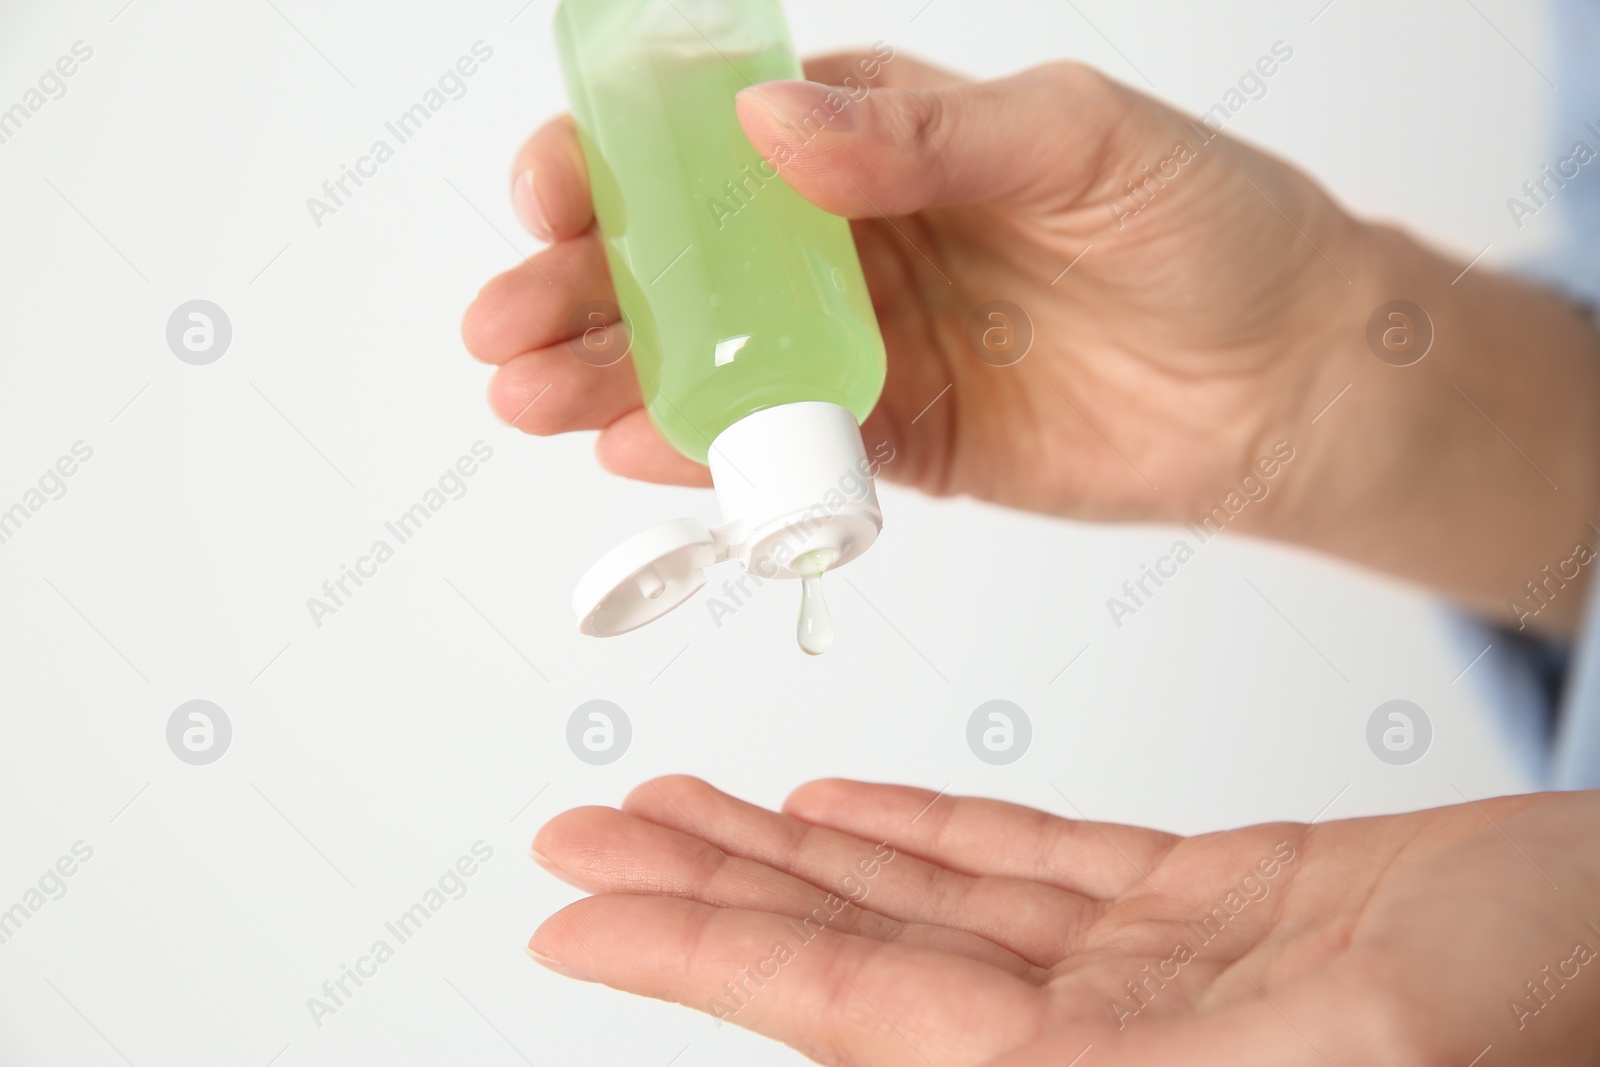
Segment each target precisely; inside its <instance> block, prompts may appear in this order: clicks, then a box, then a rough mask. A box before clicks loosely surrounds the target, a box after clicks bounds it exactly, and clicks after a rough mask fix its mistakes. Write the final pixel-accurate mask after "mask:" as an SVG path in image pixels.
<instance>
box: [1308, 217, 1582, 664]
mask: <svg viewBox="0 0 1600 1067" xmlns="http://www.w3.org/2000/svg"><path fill="white" fill-rule="evenodd" d="M1328 254H1329V255H1330V256H1334V257H1336V258H1335V259H1334V262H1336V263H1338V264H1339V266H1340V269H1341V270H1342V272H1343V273H1344V274H1345V275H1346V276H1348V278H1349V279H1350V283H1349V285H1348V286H1341V288H1344V289H1346V292H1345V293H1343V294H1342V297H1341V296H1335V297H1334V298H1333V301H1334V302H1333V303H1332V304H1331V305H1330V306H1329V307H1328V308H1327V309H1326V310H1325V311H1324V313H1323V315H1322V317H1321V320H1320V322H1318V323H1317V325H1316V327H1315V328H1314V329H1313V330H1308V331H1307V337H1308V342H1309V343H1308V345H1307V356H1306V357H1305V358H1307V359H1308V360H1309V361H1310V364H1311V371H1310V373H1309V375H1308V376H1307V378H1306V381H1307V383H1308V385H1307V387H1306V390H1305V395H1304V398H1303V403H1302V404H1301V405H1300V411H1299V416H1300V417H1299V418H1298V420H1297V423H1296V425H1297V427H1298V433H1299V434H1300V436H1301V439H1302V440H1303V441H1304V442H1305V444H1304V447H1303V448H1302V449H1300V450H1301V451H1302V452H1303V453H1304V455H1305V456H1306V462H1305V467H1304V468H1303V469H1302V471H1301V475H1302V476H1301V477H1300V478H1298V479H1296V482H1295V483H1294V485H1293V487H1292V489H1291V502H1290V504H1289V506H1287V507H1286V508H1285V509H1284V513H1283V515H1284V520H1283V529H1282V530H1280V531H1279V536H1282V537H1283V538H1284V539H1285V540H1290V541H1293V542H1296V543H1298V544H1301V545H1304V546H1306V547H1309V548H1314V549H1317V550H1319V551H1323V552H1327V553H1331V554H1333V555H1337V556H1341V557H1344V558H1346V559H1350V560H1352V561H1354V562H1358V563H1361V564H1364V565H1367V566H1370V567H1374V568H1377V569H1379V570H1383V571H1386V572H1388V573H1390V574H1393V575H1396V576H1399V577H1402V578H1405V579H1408V580H1410V581H1414V582H1417V583H1419V584H1422V585H1425V586H1428V587H1431V588H1433V589H1435V590H1437V591H1439V592H1441V593H1443V594H1445V595H1446V596H1449V597H1451V598H1453V599H1455V600H1457V601H1459V602H1461V603H1462V604H1463V605H1465V606H1468V607H1470V608H1472V609H1474V610H1476V611H1479V612H1482V613H1484V614H1486V615H1488V616H1489V617H1490V618H1491V619H1492V620H1493V621H1495V622H1498V623H1502V624H1510V625H1512V626H1514V627H1515V626H1526V627H1529V628H1537V629H1541V630H1545V631H1553V632H1561V631H1563V630H1565V629H1568V628H1570V626H1571V625H1572V623H1573V621H1574V620H1575V619H1576V617H1577V615H1578V610H1579V608H1580V607H1581V604H1582V599H1583V588H1584V586H1585V584H1586V582H1587V578H1588V572H1589V571H1590V570H1591V569H1593V568H1592V564H1594V563H1595V562H1600V561H1597V560H1596V559H1595V558H1594V552H1596V551H1600V529H1597V528H1596V527H1595V526H1594V525H1591V524H1592V523H1600V361H1597V352H1600V335H1597V333H1596V330H1595V327H1594V324H1593V322H1592V321H1591V320H1590V319H1589V318H1588V316H1586V315H1585V314H1583V313H1582V312H1580V311H1579V310H1578V309H1576V308H1575V307H1573V306H1572V305H1571V304H1570V303H1568V302H1567V301H1565V300H1563V299H1562V298H1560V297H1559V296H1557V295H1556V294H1553V293H1551V292H1548V291H1546V290H1543V289H1540V288H1537V287H1535V286H1532V285H1528V284H1526V283H1523V282H1521V281H1518V280H1516V279H1513V278H1509V277H1506V276H1502V275H1497V274H1494V273H1493V272H1491V271H1489V270H1488V269H1487V268H1485V267H1484V266H1483V265H1482V264H1477V265H1474V266H1472V267H1471V268H1470V269H1465V270H1464V268H1466V266H1467V265H1466V264H1465V263H1463V262H1459V261H1454V260H1451V259H1449V258H1447V257H1445V256H1443V255H1440V254H1439V253H1436V252H1434V251H1433V250H1431V249H1428V248H1426V247H1424V246H1422V245H1420V244H1419V243H1417V242H1416V241H1415V240H1413V239H1411V238H1410V237H1408V236H1406V235H1404V234H1402V233H1400V232H1398V231H1395V230H1392V229H1388V228H1384V227H1377V226H1370V225H1361V224H1354V225H1353V226H1352V228H1351V230H1350V232H1349V233H1348V234H1347V235H1345V236H1344V239H1343V240H1341V241H1339V242H1338V244H1337V247H1336V248H1335V247H1330V249H1329V253H1328ZM1400 300H1404V301H1408V302H1409V303H1410V304H1411V305H1414V307H1391V305H1392V304H1393V302H1395V301H1400ZM1380 309H1383V310H1384V311H1385V312H1386V314H1377V313H1378V312H1379V311H1380ZM1387 312H1393V313H1394V316H1397V317H1392V316H1391V315H1390V314H1387ZM1375 314H1377V319H1378V321H1377V322H1376V325H1375V326H1374V327H1373V328H1372V329H1369V326H1371V325H1372V324H1373V319H1374V317H1375ZM1430 337H1431V339H1430ZM1412 360H1415V362H1411V361H1412ZM1297 447H1299V446H1298V445H1297ZM1519 605H1520V606H1519Z"/></svg>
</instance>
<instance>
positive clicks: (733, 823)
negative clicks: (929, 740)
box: [623, 776, 1095, 968]
mask: <svg viewBox="0 0 1600 1067" xmlns="http://www.w3.org/2000/svg"><path fill="white" fill-rule="evenodd" d="M623 810H624V811H627V812H630V813H631V814H634V815H637V816H639V817H641V818H644V819H648V820H650V821H651V822H655V823H658V824H660V825H662V826H668V827H671V828H673V829H675V830H678V831H679V832H681V833H686V834H693V835H694V836H696V837H699V838H702V839H703V840H705V841H707V842H709V843H710V844H712V845H713V846H715V847H716V848H717V849H718V850H720V851H721V852H723V853H726V854H727V855H729V856H733V857H745V858H749V859H752V860H757V861H760V862H761V863H764V864H767V865H769V866H771V867H772V868H774V869H776V870H779V871H783V872H785V873H787V874H789V875H792V876H794V877H796V878H800V879H803V880H804V881H806V882H809V883H810V884H812V885H815V886H819V887H821V888H823V889H826V890H829V891H830V892H834V893H837V894H839V895H840V896H846V897H849V898H850V899H853V900H858V901H859V902H860V903H861V905H862V906H863V907H866V908H870V909H871V910H873V911H875V912H878V913H879V914H882V915H886V916H888V917H890V918H892V919H896V920H899V921H901V922H908V923H924V924H929V925H935V926H943V927H947V928H949V929H952V930H961V931H965V932H967V933H969V934H973V935H976V936H978V937H981V938H984V939H986V940H988V941H991V942H993V943H994V944H996V945H999V946H1000V947H1002V948H1004V949H1006V950H1008V951H1010V952H1013V953H1015V954H1016V955H1018V956H1021V957H1022V958H1023V959H1025V960H1027V961H1029V962H1030V963H1032V964H1034V965H1035V966H1038V967H1044V968H1048V967H1052V966H1054V965H1055V964H1057V963H1059V962H1060V961H1061V960H1062V959H1063V958H1064V957H1065V956H1066V955H1067V954H1068V953H1069V952H1071V951H1072V950H1073V948H1074V947H1075V945H1076V943H1077V940H1078V938H1079V937H1080V936H1081V935H1082V933H1083V932H1084V930H1085V929H1086V928H1087V926H1088V924H1089V923H1090V922H1092V920H1093V918H1094V912H1095V907H1094V905H1092V904H1091V903H1090V902H1089V901H1086V900H1085V899H1084V898H1082V897H1080V896H1078V895H1076V894H1073V893H1068V892H1066V891H1064V890H1061V889H1057V888H1055V887H1052V886H1046V885H1041V884H1039V883H1037V882H1032V881H1027V880H1023V879H1016V878H1007V877H996V878H988V877H981V878H980V877H974V876H972V875H968V874H963V873H960V872H957V871H951V870H948V869H946V868H944V867H941V866H939V865H938V864H936V863H929V862H927V861H926V860H923V859H920V858H918V857H916V856H913V855H903V854H896V853H895V851H894V850H893V849H892V848H886V847H883V846H881V845H879V844H878V843H876V842H874V841H872V840H871V839H863V838H861V837H857V836H853V835H851V834H847V833H843V832H841V831H838V830H833V829H829V828H826V827H819V826H813V825H811V824H808V823H806V822H804V821H802V820H800V819H796V818H792V817H790V816H787V815H780V814H777V813H775V812H771V811H767V810H766V809H764V808H760V807H757V806H756V805H754V804H747V803H745V802H744V801H742V800H739V799H737V798H735V797H731V796H729V795H728V794H726V793H723V792H721V791H720V790H717V789H715V788H714V787H712V786H710V785H708V784H707V783H705V782H702V781H700V780H699V779H696V778H688V777H683V776H674V777H668V778H661V779H657V780H655V781H651V782H646V783H645V784H644V785H642V786H640V787H639V788H638V789H636V790H634V791H633V793H631V794H630V795H629V796H628V798H627V800H625V801H624V802H623Z"/></svg>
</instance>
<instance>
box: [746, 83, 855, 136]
mask: <svg viewBox="0 0 1600 1067" xmlns="http://www.w3.org/2000/svg"><path fill="white" fill-rule="evenodd" d="M738 95H739V96H742V97H748V98H749V99H751V100H756V101H758V102H759V103H761V104H762V106H764V107H765V108H766V109H767V110H768V111H770V112H771V113H772V114H773V116H774V117H776V118H777V120H778V121H779V122H780V123H782V124H783V125H785V126H788V127H789V128H790V129H792V130H795V131H796V132H799V133H801V134H802V135H803V136H804V137H805V139H806V140H808V141H809V140H810V139H811V138H813V137H815V136H816V135H817V134H819V133H823V132H827V133H849V132H850V131H851V130H854V129H855V127H856V116H855V107H854V105H853V104H852V103H851V102H850V99H849V98H848V97H847V96H845V95H844V94H843V93H841V92H840V91H839V90H838V89H835V88H833V87H832V86H829V85H823V84H821V83H820V82H808V81H781V82H763V83H761V84H760V85H752V86H750V87H749V88H748V89H741V90H740V91H739V94H738Z"/></svg>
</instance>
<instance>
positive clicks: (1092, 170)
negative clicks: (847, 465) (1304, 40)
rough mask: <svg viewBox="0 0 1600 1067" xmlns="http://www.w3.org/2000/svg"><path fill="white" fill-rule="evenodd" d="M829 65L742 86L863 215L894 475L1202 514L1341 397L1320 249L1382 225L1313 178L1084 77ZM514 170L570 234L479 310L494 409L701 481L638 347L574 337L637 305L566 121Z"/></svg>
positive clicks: (1126, 508)
mask: <svg viewBox="0 0 1600 1067" xmlns="http://www.w3.org/2000/svg"><path fill="white" fill-rule="evenodd" d="M806 70H807V75H808V76H809V77H810V78H812V79H815V81H813V82H774V83H768V84H764V85H760V86H757V87H755V88H753V89H749V90H746V91H745V92H744V93H742V94H741V95H740V99H739V101H738V114H739V117H740V119H741V121H742V123H743V125H744V128H745V130H746V133H747V134H748V136H749V137H750V139H751V141H752V143H753V144H754V146H755V147H756V149H757V150H758V152H760V153H761V155H762V156H763V158H766V159H769V160H783V159H786V158H789V157H790V156H792V159H790V160H789V162H787V163H783V164H781V165H780V166H779V168H778V169H779V173H780V174H781V175H782V177H783V178H784V179H785V180H786V181H788V182H789V183H790V184H791V185H792V186H793V187H794V188H795V189H796V190H797V191H799V192H800V193H801V195H803V196H805V197H807V198H808V199H810V200H812V201H813V202H814V203H816V204H818V205H820V206H821V207H823V208H825V209H826V210H828V211H831V212H834V213H836V214H841V215H846V216H849V217H850V218H852V219H853V220H854V224H853V225H854V232H855V236H856V241H857V245H858V247H859V250H860V253H861V257H862V260H863V266H864V268H865V271H866V277H867V281H868V286H869V289H870V291H871V294H872V298H873V303H874V306H875V308H876V310H877V314H878V318H879V322H880V325H881V327H882V331H883V335H884V340H885V343H886V346H887V349H888V354H889V372H888V380H887V384H886V387H885V391H884V394H883V398H882V401H881V403H880V405H879V407H878V409H877V411H876V412H875V413H874V415H873V416H872V418H871V419H870V420H869V421H868V423H867V425H866V427H865V432H866V434H867V437H868V443H869V445H873V446H875V445H877V444H878V443H879V442H881V441H887V442H888V443H889V444H890V445H891V446H892V447H893V449H894V455H895V459H894V461H893V462H892V463H890V464H888V465H887V467H886V468H885V472H886V475H887V476H888V477H890V478H892V479H896V480H900V481H905V482H909V483H911V484H914V485H916V486H918V487H920V488H922V489H925V490H928V491H931V492H935V493H966V494H972V495H976V496H979V497H983V498H986V499H989V500H993V501H996V502H999V503H1003V504H1007V505H1012V506H1016V507H1021V508H1027V509H1031V510H1036V511H1042V512H1047V513H1054V514H1061V515H1071V516H1076V517H1088V518H1168V519H1175V518H1191V517H1193V516H1194V514H1195V512H1196V509H1197V508H1198V509H1199V510H1202V511H1203V510H1204V507H1201V505H1202V504H1205V505H1207V506H1209V504H1210V503H1211V502H1213V499H1214V497H1215V496H1216V494H1217V493H1218V492H1219V490H1222V489H1226V488H1228V487H1229V486H1231V485H1233V484H1235V483H1237V482H1238V481H1239V479H1240V478H1241V476H1242V475H1246V474H1250V473H1252V471H1254V470H1255V468H1256V467H1257V465H1258V464H1259V463H1260V462H1261V461H1262V460H1264V459H1269V460H1270V458H1271V455H1272V451H1273V446H1274V445H1275V444H1276V443H1277V442H1278V441H1279V440H1280V439H1281V438H1282V436H1283V427H1284V426H1285V425H1286V424H1288V423H1289V422H1303V421H1304V420H1305V419H1307V418H1309V417H1310V416H1311V415H1313V414H1315V408H1314V407H1312V406H1311V405H1313V404H1315V405H1320V404H1322V403H1325V402H1326V400H1327V399H1328V398H1327V397H1326V396H1322V395H1321V392H1320V391H1319V390H1318V389H1317V387H1316V384H1315V383H1316V379H1317V374H1318V367H1319V363H1320V360H1321V358H1322V354H1323V347H1324V344H1325V341H1326V337H1327V334H1328V333H1329V332H1330V331H1331V330H1332V329H1333V326H1332V325H1330V323H1331V322H1332V321H1334V320H1337V321H1340V322H1345V324H1348V323H1347V322H1346V320H1347V319H1348V316H1345V317H1344V318H1340V316H1338V315H1337V314H1334V312H1333V309H1334V308H1337V307H1342V302H1343V301H1346V300H1348V299H1349V297H1348V294H1347V280H1346V279H1345V278H1343V277H1342V276H1341V274H1340V272H1339V268H1337V267H1335V266H1333V265H1332V261H1331V260H1330V259H1329V258H1328V257H1327V256H1325V255H1324V252H1326V253H1328V255H1330V256H1332V257H1333V258H1334V259H1338V260H1342V261H1344V262H1345V263H1346V264H1350V265H1351V269H1354V267H1353V264H1354V262H1355V260H1356V258H1357V257H1356V254H1355V253H1354V252H1353V251H1352V250H1351V249H1350V246H1351V244H1352V242H1353V241H1354V239H1355V235H1356V233H1357V231H1358V229H1359V228H1358V227H1357V226H1356V225H1355V224H1354V223H1353V222H1352V221H1351V220H1350V219H1349V218H1348V217H1347V216H1346V215H1344V214H1343V213H1342V212H1340V211H1339V210H1338V209H1337V208H1336V207H1334V205H1333V204H1332V203H1331V202H1330V201H1329V200H1328V199H1327V198H1326V197H1325V196H1323V195H1322V194H1321V193H1320V192H1319V191H1318V190H1317V189H1316V188H1315V187H1314V186H1313V185H1312V184H1311V183H1310V182H1309V181H1307V180H1306V179H1304V178H1302V177H1300V176H1299V175H1298V174H1297V173H1296V172H1295V171H1293V170H1292V169H1290V168H1288V167H1286V166H1284V165H1282V164H1280V163H1278V162H1276V161H1274V160H1272V159H1270V158H1268V157H1267V156H1265V155H1263V154H1261V153H1259V152H1255V151H1253V150H1250V149H1247V148H1245V147H1243V146H1242V145H1240V144H1239V143H1237V142H1235V141H1233V140H1231V139H1230V138H1228V137H1225V136H1221V135H1217V134H1213V133H1212V132H1211V131H1210V130H1208V129H1207V128H1206V127H1204V126H1202V125H1200V124H1199V123H1198V122H1191V121H1189V120H1187V119H1185V118H1184V117H1183V116H1182V115H1180V114H1179V113H1177V112H1175V111H1173V110H1171V109H1169V108H1167V107H1165V106H1163V105H1161V104H1159V103H1157V102H1155V101H1153V100H1151V99H1149V98H1147V97H1144V96H1142V95H1140V94H1138V93H1136V92H1134V91H1132V90H1130V89H1127V88H1125V87H1123V86H1120V85H1117V84H1115V83H1113V82H1111V81H1110V80H1108V79H1106V78H1105V77H1103V76H1101V75H1099V74H1097V73H1095V72H1094V71H1092V70H1090V69H1089V68H1086V67H1083V66H1080V65H1077V64H1072V63H1056V64H1051V65H1048V66H1044V67H1040V68H1037V69H1034V70H1030V71H1027V72H1024V73H1022V74H1018V75H1016V76H1014V77H1009V78H1004V79H1000V80H998V81H993V82H987V83H973V82H968V81H965V80H963V79H961V78H958V77H955V76H953V75H950V74H947V73H944V72H942V71H939V70H936V69H934V68H933V67H930V66H927V65H925V64H922V63H919V62H918V61H917V60H915V59H912V58H910V57H908V56H895V57H893V58H890V59H888V60H887V61H882V62H879V61H878V60H875V59H873V58H872V57H865V56H833V57H828V58H824V59H819V60H814V61H812V62H811V63H810V64H808V65H807V68H806ZM864 70H865V71H870V72H873V73H875V74H876V77H873V78H867V77H866V76H865V75H864V73H863V71H864ZM818 83H828V84H818ZM841 83H842V84H843V86H844V88H841V89H830V88H829V87H828V85H829V84H841ZM808 119H809V120H810V121H809V125H807V124H806V122H807V120H808ZM797 131H806V132H803V133H802V132H797ZM513 173H514V178H513V197H514V200H515V201H516V204H517V207H518V212H519V214H520V215H521V217H522V218H523V220H524V222H525V223H526V224H527V225H528V226H529V228H530V229H531V230H532V231H533V232H534V233H535V234H536V235H538V236H540V237H542V238H544V239H546V240H549V241H551V242H553V243H552V244H551V246H550V247H549V248H548V249H546V250H545V251H543V252H541V253H539V254H538V255H535V256H534V257H533V258H531V259H530V260H528V261H527V262H525V263H523V264H522V265H520V266H518V267H516V268H514V269H512V270H511V271H508V272H507V273H505V274H502V275H501V276H499V277H498V278H496V279H494V280H493V281H491V282H490V283H489V284H488V286H487V287H485V289H484V290H483V292H482V293H481V294H480V295H479V297H478V298H477V300H476V301H475V302H474V303H473V305H472V307H471V308H470V309H469V311H468V313H467V315H466V319H465V322H464V326H463V332H464V336H465V338H466V341H467V344H468V347H469V349H470V350H471V351H472V352H473V353H474V354H475V355H476V356H477V357H478V358H480V359H483V360H485V361H487V362H490V363H494V364H498V365H499V368H500V369H499V371H498V373H497V374H496V375H495V378H494V381H493V384H492V387H491V394H490V395H491V402H492V404H493V406H494V408H495V410H496V411H497V412H498V413H499V414H500V415H501V417H502V418H504V419H506V420H508V421H512V422H513V423H514V424H515V425H517V426H518V427H520V428H522V429H524V430H526V431H528V432H531V433H539V434H551V433H560V432H565V431H570V430H595V429H598V430H601V431H602V433H601V436H600V439H599V446H598V448H599V454H600V458H601V461H602V462H603V463H604V464H605V465H606V466H607V467H608V468H610V469H612V470H614V471H616V472H617V473H620V474H624V475H627V476H630V477H635V478H642V479H648V480H656V481H676V482H684V483H689V484H705V480H706V474H705V470H704V468H702V467H700V466H699V465H698V464H695V463H692V462H690V461H688V460H686V459H684V458H683V457H681V456H679V455H678V454H677V453H675V452H674V451H673V450H672V449H671V448H670V447H669V446H668V445H667V444H666V443H665V442H664V441H663V440H662V439H661V438H660V436H659V435H658V434H657V433H656V432H655V430H654V428H653V427H652V426H651V425H650V423H649V421H648V419H647V418H646V416H645V414H644V411H643V410H642V408H641V398H640V391H639V387H638V384H637V382H636V381H635V379H634V374H633V370H632V367H631V365H629V363H628V361H626V360H624V361H622V362H620V363H617V364H616V365H614V366H609V367H595V366H591V365H590V363H587V362H585V361H584V360H582V359H578V358H575V357H574V354H573V352H572V351H571V350H570V349H569V346H568V342H569V340H570V338H571V335H572V334H573V333H574V328H573V326H572V321H573V312H574V309H576V308H578V307H580V306H581V305H584V304H585V303H586V302H588V301H591V300H606V299H611V298H612V296H613V294H612V290H611V284H610V280H609V276H608V273H607V269H606V265H605V260H604V255H603V251H602V244H601V240H600V237H599V236H598V234H597V232H596V230H595V228H594V226H593V205H592V202H591V199H590V196H589V192H588V186H587V177H586V168H585V165H584V161H583V157H582V154H581V152H580V151H579V148H578V144H577V140H576V136H575V134H574V131H573V127H572V122H571V120H570V118H566V117H563V118H560V119H557V120H555V121H553V122H552V123H550V124H549V125H547V126H545V127H544V128H543V129H541V130H540V131H539V132H537V133H536V134H534V136H533V137H532V138H531V139H530V140H529V142H528V143H527V144H526V145H525V146H524V147H523V149H522V150H521V152H520V153H519V155H518V157H517V161H516V164H515V167H514V169H513ZM1152 175H1153V177H1152ZM1163 175H1165V177H1163ZM1069 268H1070V269H1069ZM994 302H1004V303H1005V304H1007V305H1010V307H1009V308H1006V307H1000V308H996V307H994V306H992V305H993V304H994ZM1362 314H1363V315H1364V312H1363V313H1362ZM1024 353H1025V354H1024ZM1019 357H1020V358H1019ZM590 362H594V361H590ZM1280 458H1281V452H1280ZM1158 487H1159V488H1158Z"/></svg>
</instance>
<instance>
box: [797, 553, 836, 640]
mask: <svg viewBox="0 0 1600 1067" xmlns="http://www.w3.org/2000/svg"><path fill="white" fill-rule="evenodd" d="M795 636H796V637H797V638H798V639H799V641H800V648H801V650H802V651H803V652H805V654H806V655H808V656H820V655H822V654H823V653H824V652H826V651H828V649H829V647H831V646H832V645H833V616H832V615H830V614H828V602H827V601H826V600H823V599H822V574H821V572H818V573H816V574H808V575H806V576H805V577H803V578H801V580H800V625H799V626H798V627H797V628H796V635H795Z"/></svg>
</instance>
